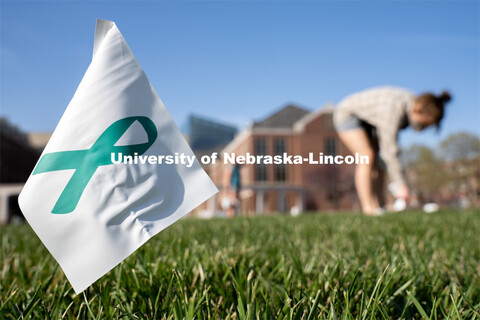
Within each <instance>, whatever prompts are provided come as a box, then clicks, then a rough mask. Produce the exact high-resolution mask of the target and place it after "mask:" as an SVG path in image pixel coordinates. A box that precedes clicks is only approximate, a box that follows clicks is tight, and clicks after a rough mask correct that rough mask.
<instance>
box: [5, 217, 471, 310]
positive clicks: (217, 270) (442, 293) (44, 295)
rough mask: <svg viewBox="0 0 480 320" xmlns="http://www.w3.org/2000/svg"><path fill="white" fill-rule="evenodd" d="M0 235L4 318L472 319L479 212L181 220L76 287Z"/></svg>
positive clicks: (30, 240)
mask: <svg viewBox="0 0 480 320" xmlns="http://www.w3.org/2000/svg"><path fill="white" fill-rule="evenodd" d="M0 232H1V253H0V255H1V256H0V261H1V265H0V275H1V280H0V281H1V282H0V319H25V318H32V319H58V318H66V319H75V318H79V319H80V318H81V319H90V318H92V319H136V318H139V319H184V318H185V319H205V318H218V319H398V318H403V319H421V318H427V319H445V318H449V319H480V311H479V308H480V276H479V275H480V214H479V212H478V210H477V211H467V212H455V211H448V212H447V211H443V212H439V213H435V214H431V215H427V214H423V213H417V212H410V213H402V214H392V215H389V216H384V217H379V218H370V217H364V216H360V215H353V214H337V215H304V216H300V217H296V218H292V217H287V216H265V217H253V218H235V219H233V220H225V219H214V220H210V221H203V220H194V219H183V220H181V221H179V222H177V223H176V224H174V225H173V226H171V227H169V228H168V229H167V230H165V231H163V232H162V233H160V234H158V235H157V236H155V237H154V238H153V239H152V240H150V241H149V242H148V243H147V244H146V245H145V246H143V247H142V248H141V249H140V250H138V251H137V252H136V253H135V254H133V255H132V256H130V257H129V258H128V259H127V260H125V261H124V262H123V263H121V264H120V265H119V266H117V267H116V268H114V269H113V270H112V271H111V272H109V273H108V274H107V275H106V276H104V277H103V278H101V279H100V280H99V281H97V282H96V283H95V284H94V285H93V286H91V287H90V288H89V289H88V290H86V291H85V292H84V293H82V294H80V295H78V296H77V295H75V294H74V292H73V290H72V288H71V287H70V284H69V283H68V282H67V280H66V278H65V276H64V275H63V272H62V271H61V269H60V268H59V267H58V265H57V263H56V262H55V261H54V260H53V258H52V257H51V256H50V254H49V253H48V252H47V250H46V249H45V247H44V246H43V245H42V244H41V242H40V241H39V239H38V238H37V236H36V235H35V234H34V233H33V231H32V230H31V229H30V227H29V226H28V225H22V226H6V227H2V228H1V229H0Z"/></svg>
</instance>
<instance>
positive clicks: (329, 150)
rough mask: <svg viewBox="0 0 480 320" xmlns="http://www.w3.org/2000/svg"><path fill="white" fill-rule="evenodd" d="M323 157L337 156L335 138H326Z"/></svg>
mask: <svg viewBox="0 0 480 320" xmlns="http://www.w3.org/2000/svg"><path fill="white" fill-rule="evenodd" d="M324 153H325V155H331V156H334V155H336V154H337V139H335V138H326V139H325V150H324Z"/></svg>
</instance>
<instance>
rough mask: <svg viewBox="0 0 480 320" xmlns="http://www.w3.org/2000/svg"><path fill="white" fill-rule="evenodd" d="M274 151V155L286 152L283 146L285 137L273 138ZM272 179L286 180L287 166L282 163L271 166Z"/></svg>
mask: <svg viewBox="0 0 480 320" xmlns="http://www.w3.org/2000/svg"><path fill="white" fill-rule="evenodd" d="M273 146H274V153H275V155H283V153H284V152H287V150H286V148H285V139H284V138H276V139H275V140H274V144H273ZM273 172H274V179H275V181H286V180H287V167H286V165H284V164H276V165H275V167H274V168H273Z"/></svg>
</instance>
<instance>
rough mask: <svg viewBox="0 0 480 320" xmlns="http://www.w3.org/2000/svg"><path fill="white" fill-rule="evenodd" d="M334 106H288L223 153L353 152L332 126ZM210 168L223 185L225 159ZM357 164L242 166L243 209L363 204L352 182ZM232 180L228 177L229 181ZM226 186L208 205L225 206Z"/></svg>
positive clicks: (288, 209)
mask: <svg viewBox="0 0 480 320" xmlns="http://www.w3.org/2000/svg"><path fill="white" fill-rule="evenodd" d="M332 111H333V107H332V106H326V107H324V108H322V109H321V110H317V111H313V112H312V111H309V110H306V109H304V108H300V107H298V106H294V105H288V106H285V107H284V108H281V109H280V110H278V111H276V112H274V113H273V114H271V115H270V116H268V117H266V118H265V119H263V120H262V121H259V122H254V123H253V124H251V125H250V126H249V127H248V128H246V129H245V130H243V131H242V132H241V133H240V134H239V135H238V136H236V138H235V139H234V140H233V141H232V142H230V143H229V144H228V145H227V146H226V147H225V148H224V149H223V150H221V151H220V153H219V155H223V153H225V152H228V153H232V152H235V154H236V155H244V154H246V153H247V152H248V153H250V154H254V155H278V154H283V153H284V152H287V153H288V154H291V155H301V156H302V157H308V154H309V153H310V152H312V153H313V154H315V155H318V154H319V153H320V152H323V154H324V155H348V154H349V153H348V150H347V149H346V147H345V146H344V145H343V144H342V143H341V142H340V140H339V139H338V135H337V133H336V131H335V129H334V127H333V122H332ZM205 169H206V170H207V172H208V173H209V175H210V177H211V178H212V179H213V181H214V182H215V184H216V185H217V186H218V187H219V189H220V190H222V189H223V187H224V186H223V184H224V181H225V177H224V175H225V170H227V169H228V165H225V164H224V162H223V158H221V159H219V160H218V161H217V163H216V164H215V165H210V166H205ZM353 172H354V166H351V165H310V164H302V165H298V164H297V165H295V164H287V165H275V164H273V165H265V164H252V165H248V164H245V165H242V166H241V168H240V176H241V181H242V188H241V192H240V200H241V209H240V211H241V212H242V213H246V214H254V213H258V214H263V213H273V212H303V211H333V210H352V209H358V203H357V200H356V194H355V189H354V184H353V181H354V179H353ZM227 181H228V180H227ZM223 197H225V194H224V192H223V191H221V192H219V194H217V196H216V197H214V198H211V199H210V200H209V204H208V208H209V209H208V210H213V211H216V210H218V208H219V207H220V203H221V199H222V198H223Z"/></svg>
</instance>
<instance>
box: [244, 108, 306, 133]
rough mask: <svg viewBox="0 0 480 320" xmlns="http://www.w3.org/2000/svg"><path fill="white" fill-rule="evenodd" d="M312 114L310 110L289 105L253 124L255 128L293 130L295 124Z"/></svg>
mask: <svg viewBox="0 0 480 320" xmlns="http://www.w3.org/2000/svg"><path fill="white" fill-rule="evenodd" d="M309 113H310V110H307V109H304V108H300V107H297V106H295V105H292V104H290V105H287V106H285V107H283V108H282V109H280V110H278V111H276V112H275V113H273V114H271V115H270V116H268V117H267V118H265V119H263V120H262V121H259V122H254V123H253V124H252V127H253V128H292V127H293V125H294V124H295V122H297V121H298V120H300V119H301V118H303V117H304V116H306V115H307V114H309Z"/></svg>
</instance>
